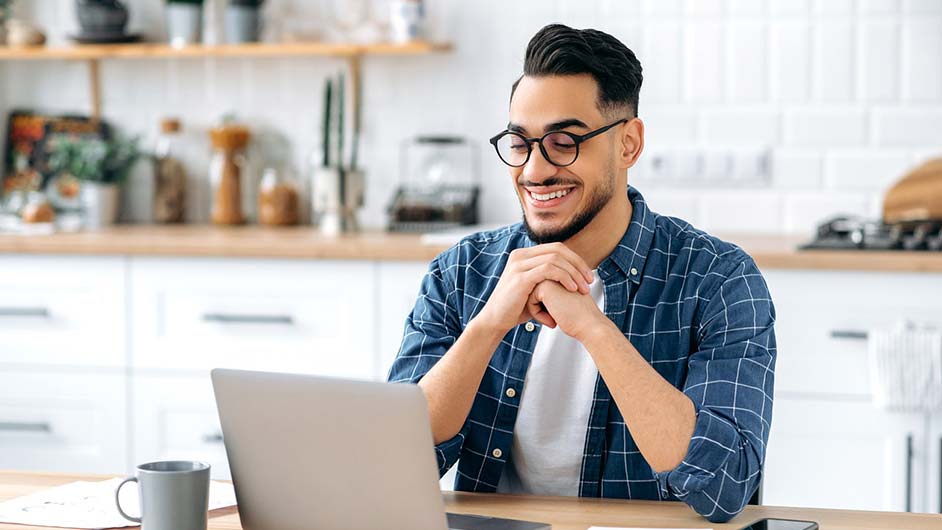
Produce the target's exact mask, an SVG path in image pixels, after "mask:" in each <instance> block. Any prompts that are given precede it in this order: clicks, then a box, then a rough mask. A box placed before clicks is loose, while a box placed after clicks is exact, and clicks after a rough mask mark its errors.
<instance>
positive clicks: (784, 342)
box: [763, 270, 942, 511]
mask: <svg viewBox="0 0 942 530" xmlns="http://www.w3.org/2000/svg"><path fill="white" fill-rule="evenodd" d="M763 272H764V275H765V277H766V280H767V282H768V284H769V289H770V291H771V293H772V298H773V300H774V302H775V307H776V313H777V320H776V338H777V342H778V360H777V362H776V370H775V371H776V374H775V405H774V407H773V413H772V430H771V433H770V440H769V447H768V452H767V455H766V456H767V459H766V470H765V479H764V498H763V502H765V503H766V504H772V505H801V506H813V507H824V508H847V509H867V510H904V509H906V507H907V498H908V499H909V506H910V507H911V509H912V510H913V511H931V510H932V509H933V506H934V504H933V503H932V502H931V500H930V498H931V496H932V493H931V482H932V480H933V478H932V476H931V473H930V468H931V467H932V466H933V463H932V462H931V454H932V453H931V451H930V447H931V446H932V444H933V442H932V441H931V438H932V436H933V435H932V433H930V432H929V427H928V422H927V421H926V418H925V416H924V415H918V414H916V415H910V414H898V413H890V412H886V411H883V410H880V409H879V408H877V407H876V406H875V405H874V404H873V400H872V392H873V389H872V387H871V374H870V363H869V358H868V354H867V342H866V339H865V337H864V334H865V333H866V332H867V331H868V330H869V329H871V328H873V327H884V326H888V325H892V324H893V323H895V322H897V321H898V320H900V319H904V318H906V319H913V320H916V321H926V322H939V321H940V320H942V275H933V274H904V273H897V274H891V273H863V272H847V271H840V272H837V271H835V272H827V271H781V270H775V271H763ZM909 440H912V450H911V451H910V447H909ZM935 444H938V442H935ZM907 468H910V469H911V471H910V473H911V474H910V475H909V476H907ZM907 478H908V482H907Z"/></svg>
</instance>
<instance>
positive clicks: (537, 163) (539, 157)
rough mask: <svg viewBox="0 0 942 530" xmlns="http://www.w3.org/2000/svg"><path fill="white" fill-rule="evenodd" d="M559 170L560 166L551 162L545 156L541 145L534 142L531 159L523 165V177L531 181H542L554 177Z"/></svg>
mask: <svg viewBox="0 0 942 530" xmlns="http://www.w3.org/2000/svg"><path fill="white" fill-rule="evenodd" d="M557 171H559V168H557V167H556V166H554V165H553V164H550V162H549V160H547V159H546V157H545V156H543V151H541V150H540V146H539V145H536V144H534V146H533V152H532V153H530V160H527V163H526V164H525V165H524V166H523V178H524V179H526V180H528V181H530V182H540V181H543V180H545V179H547V178H549V177H552V176H553V175H555V174H556V172H557Z"/></svg>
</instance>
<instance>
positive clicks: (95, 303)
mask: <svg viewBox="0 0 942 530" xmlns="http://www.w3.org/2000/svg"><path fill="white" fill-rule="evenodd" d="M124 283H125V266H124V261H123V259H122V258H97V257H96V258H81V257H78V258H76V257H66V258H63V257H60V256H55V257H52V256H19V255H0V341H2V343H3V348H0V363H15V364H43V365H81V366H107V367H118V366H123V365H124V364H125V361H126V359H125V356H124V341H125V327H126V325H125V322H126V320H125V303H124Z"/></svg>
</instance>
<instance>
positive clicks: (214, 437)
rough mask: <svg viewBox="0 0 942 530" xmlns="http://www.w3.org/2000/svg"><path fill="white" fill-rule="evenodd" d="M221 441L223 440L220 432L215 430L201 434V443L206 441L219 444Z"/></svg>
mask: <svg viewBox="0 0 942 530" xmlns="http://www.w3.org/2000/svg"><path fill="white" fill-rule="evenodd" d="M222 442H223V440H222V433H221V432H215V433H212V434H206V435H204V436H203V443H207V444H221V443H222Z"/></svg>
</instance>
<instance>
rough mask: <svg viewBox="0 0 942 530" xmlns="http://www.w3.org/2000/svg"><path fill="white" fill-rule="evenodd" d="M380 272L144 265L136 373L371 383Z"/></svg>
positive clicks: (136, 297) (138, 286)
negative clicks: (268, 374) (256, 374)
mask: <svg viewBox="0 0 942 530" xmlns="http://www.w3.org/2000/svg"><path fill="white" fill-rule="evenodd" d="M372 267H373V265H372V264H370V263H365V262H324V261H318V262H304V261H274V260H255V261H253V260H240V261H226V260H191V259H179V260H141V261H136V262H135V263H134V266H133V268H132V270H133V272H132V298H133V315H134V329H135V335H134V343H133V359H134V364H135V367H137V368H142V369H145V370H146V369H191V370H200V371H204V372H205V371H206V370H209V369H212V368H216V367H228V368H241V369H248V370H269V371H292V372H300V373H312V374H321V375H330V376H345V377H356V378H369V377H371V376H372V375H373V373H374V365H375V362H374V359H373V348H374V340H375V336H376V335H375V331H374V319H375V317H374V307H373V299H374V297H375V295H374V289H373V286H374V283H375V280H374V278H373V268H372Z"/></svg>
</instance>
